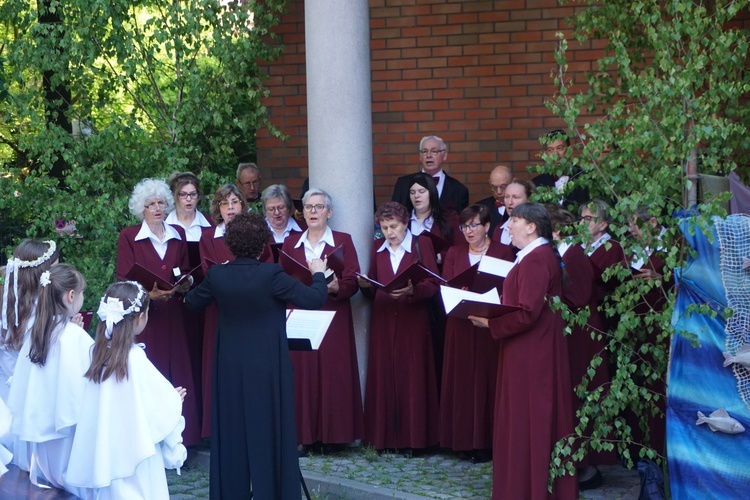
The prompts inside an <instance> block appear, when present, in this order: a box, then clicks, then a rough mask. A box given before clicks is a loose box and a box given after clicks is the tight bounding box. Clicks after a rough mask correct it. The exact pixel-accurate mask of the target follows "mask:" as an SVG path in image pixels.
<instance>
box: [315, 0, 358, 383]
mask: <svg viewBox="0 0 750 500" xmlns="http://www.w3.org/2000/svg"><path fill="white" fill-rule="evenodd" d="M369 9H370V8H369V3H368V0H305V52H306V65H307V129H308V133H307V136H308V159H309V172H310V187H317V188H319V189H323V190H325V191H327V192H328V193H329V194H330V195H331V196H332V197H333V205H334V209H333V210H334V213H333V217H332V218H331V220H330V221H329V224H330V226H331V228H332V229H335V230H338V231H343V232H346V233H349V234H351V235H352V239H353V240H354V245H355V246H356V248H357V254H358V255H359V263H360V266H361V268H362V272H363V273H365V272H367V270H368V268H369V265H370V250H371V248H372V240H373V188H372V107H371V93H370V23H369V16H370V10H369ZM352 308H353V313H354V329H355V335H356V341H357V355H358V358H359V369H360V379H361V381H362V383H363V387H364V380H365V374H366V369H367V350H368V341H369V326H370V305H369V303H368V301H366V300H365V299H364V298H363V297H362V294H361V293H358V294H357V295H355V296H354V297H353V298H352ZM363 395H364V390H363Z"/></svg>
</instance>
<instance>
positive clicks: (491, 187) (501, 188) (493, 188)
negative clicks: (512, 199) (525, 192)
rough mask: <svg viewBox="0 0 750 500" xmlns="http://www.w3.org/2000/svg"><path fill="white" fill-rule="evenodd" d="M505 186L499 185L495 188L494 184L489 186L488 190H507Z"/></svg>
mask: <svg viewBox="0 0 750 500" xmlns="http://www.w3.org/2000/svg"><path fill="white" fill-rule="evenodd" d="M507 187H508V185H507V184H500V185H499V186H495V185H494V184H490V189H492V190H493V191H505V188H507Z"/></svg>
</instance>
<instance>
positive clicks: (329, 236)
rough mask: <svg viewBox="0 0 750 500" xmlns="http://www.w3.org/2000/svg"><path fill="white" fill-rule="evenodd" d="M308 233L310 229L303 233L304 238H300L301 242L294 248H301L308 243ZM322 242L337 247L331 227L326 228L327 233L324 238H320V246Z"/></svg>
mask: <svg viewBox="0 0 750 500" xmlns="http://www.w3.org/2000/svg"><path fill="white" fill-rule="evenodd" d="M290 218H291V217H290ZM308 231H309V229H305V232H304V233H302V236H300V238H299V241H298V242H297V244H296V245H294V248H299V247H301V246H302V245H303V244H304V243H305V242H306V241H307V232H308ZM321 242H323V243H327V244H329V245H330V246H334V245H335V244H334V241H333V231H331V227H330V226H326V231H325V233H323V237H322V238H320V241H318V244H320V243H321Z"/></svg>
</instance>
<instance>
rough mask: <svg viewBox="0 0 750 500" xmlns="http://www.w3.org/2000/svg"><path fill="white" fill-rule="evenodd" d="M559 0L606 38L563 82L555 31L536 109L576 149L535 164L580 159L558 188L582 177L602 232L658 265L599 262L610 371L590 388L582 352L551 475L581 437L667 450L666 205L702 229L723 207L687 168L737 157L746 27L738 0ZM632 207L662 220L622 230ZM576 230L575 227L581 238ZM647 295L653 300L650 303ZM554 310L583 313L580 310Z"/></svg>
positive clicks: (650, 451) (677, 254)
mask: <svg viewBox="0 0 750 500" xmlns="http://www.w3.org/2000/svg"><path fill="white" fill-rule="evenodd" d="M563 3H573V4H576V6H577V9H578V10H577V11H576V15H575V17H574V18H573V19H572V20H571V23H572V25H573V26H574V32H573V34H574V37H575V38H577V40H578V41H579V42H581V43H583V44H587V43H592V41H594V42H600V41H601V43H602V44H605V50H604V57H602V58H601V59H599V60H598V64H597V67H596V69H595V70H594V71H592V72H590V73H589V74H588V75H587V76H586V81H585V83H583V81H577V82H574V81H573V79H572V78H571V77H570V76H569V75H568V73H567V70H568V51H567V48H568V40H567V39H566V38H565V37H564V36H563V35H559V46H558V51H557V52H556V58H557V63H558V67H559V71H558V72H557V73H555V74H553V75H552V76H553V78H554V80H555V84H556V85H557V87H558V92H557V94H556V95H555V96H554V98H553V99H551V100H550V101H549V102H548V107H549V109H550V110H552V111H553V112H554V113H555V114H557V115H559V116H560V117H562V118H564V119H565V122H566V124H567V127H568V129H569V130H570V131H571V132H572V137H573V142H574V143H575V146H576V147H575V148H571V149H569V151H568V157H567V158H566V159H564V161H563V162H561V163H559V162H557V163H556V162H554V161H553V159H552V158H548V157H546V156H547V155H544V156H545V160H546V161H545V164H544V165H543V166H542V167H540V171H544V172H549V173H552V174H556V175H560V174H563V173H570V172H572V171H576V169H580V171H581V174H580V175H579V176H577V177H575V178H574V180H573V181H571V182H570V183H568V185H567V186H566V190H569V189H573V188H574V187H576V186H580V187H583V188H585V189H586V190H587V191H588V192H589V193H590V195H591V197H592V198H600V199H603V200H605V201H607V202H609V203H610V204H611V205H612V207H613V210H612V215H613V218H614V221H613V223H612V224H611V225H610V229H611V233H612V234H613V237H614V238H615V239H616V240H618V241H620V242H621V243H622V245H623V247H624V250H625V255H626V256H627V257H638V256H640V257H645V256H647V253H646V251H645V250H646V247H649V246H650V248H652V249H653V248H657V251H658V252H660V253H661V254H662V256H663V257H664V259H665V261H666V268H665V272H664V274H663V276H659V277H656V279H651V280H644V279H633V277H632V274H631V271H630V270H628V269H625V268H621V269H617V270H612V271H611V272H610V273H608V274H609V279H612V280H617V282H618V283H620V284H619V286H618V288H617V290H616V291H615V292H614V294H613V295H612V296H611V297H610V300H608V301H607V302H606V304H605V306H604V309H605V312H606V315H607V316H608V317H609V318H611V319H612V320H613V321H614V323H615V324H616V325H617V326H616V328H614V329H613V330H611V331H608V332H597V333H596V335H598V336H601V337H602V338H604V339H605V341H606V342H607V343H608V347H607V349H606V352H604V353H602V355H606V356H608V357H609V360H610V364H611V365H612V366H611V373H612V374H613V376H612V381H611V384H609V385H607V386H604V387H598V388H593V387H589V386H588V382H589V380H590V376H591V375H593V373H594V370H595V369H596V367H597V366H599V364H600V363H601V359H602V358H601V356H597V357H595V359H593V360H592V361H591V369H590V370H589V375H590V376H589V377H587V378H585V379H584V380H582V381H581V380H577V381H573V383H574V384H575V383H579V384H580V385H579V386H578V387H577V393H578V395H579V396H580V397H581V398H582V406H581V407H580V409H579V410H578V414H577V416H578V427H577V429H576V435H575V436H572V437H570V438H568V439H565V440H562V441H561V442H560V443H558V447H557V449H556V450H555V453H554V454H553V462H552V474H553V475H554V474H563V473H564V472H565V470H566V469H567V470H568V471H572V470H573V467H574V463H571V460H570V457H571V456H572V457H573V458H574V459H578V458H581V457H582V456H583V455H584V454H586V453H588V452H589V450H592V449H593V450H613V449H616V450H617V451H618V452H619V454H620V456H621V457H622V458H623V459H624V460H625V461H626V463H628V464H631V465H632V461H633V460H637V459H638V457H639V456H640V457H644V456H646V457H650V458H656V459H658V460H664V459H665V458H666V456H665V450H662V449H654V448H652V447H651V442H650V434H649V426H648V421H647V419H648V417H649V415H659V414H660V413H661V412H662V411H663V408H664V400H665V397H666V394H665V392H664V387H665V385H664V384H665V382H666V380H665V378H666V377H665V375H666V368H667V361H668V353H669V339H670V336H671V335H673V334H680V333H681V334H688V332H674V329H673V327H672V324H671V316H672V313H673V303H674V301H673V298H674V293H675V290H674V287H673V286H672V282H673V276H672V271H673V270H674V269H675V268H676V267H679V266H680V265H681V264H682V263H684V262H685V259H686V258H687V257H688V250H687V249H686V248H684V246H683V243H682V241H681V238H680V232H679V230H678V227H677V226H678V223H679V221H678V219H676V218H673V216H674V215H675V214H677V213H679V212H680V211H684V210H686V209H694V211H693V212H692V215H691V221H692V222H693V226H692V227H693V230H700V229H699V228H707V227H708V226H709V224H710V217H711V216H712V215H722V214H724V213H725V212H724V204H723V203H722V202H726V200H727V199H728V195H723V196H719V197H714V198H711V197H710V196H707V197H699V196H698V191H697V189H696V187H697V181H698V179H699V177H698V174H700V175H705V174H714V175H724V174H727V173H729V172H731V171H733V170H735V169H737V168H738V167H741V166H743V165H746V164H747V160H748V156H747V155H748V152H749V151H750V134H749V133H748V132H749V131H748V127H749V126H750V104H749V100H748V97H749V96H750V72H749V71H748V66H747V61H748V44H749V43H750V33H748V31H747V30H745V29H741V28H740V23H738V21H737V19H738V16H744V19H747V18H748V17H750V16H749V15H748V3H749V2H748V1H727V0H717V1H715V2H699V1H695V2H692V1H688V2H686V1H682V0H671V1H666V2H664V1H660V2H657V1H655V0H608V1H606V2H594V1H585V0H581V1H578V2H575V1H567V0H564V1H563ZM573 149H575V151H573ZM557 197H559V195H557V194H555V193H550V192H548V193H546V195H543V196H542V198H543V199H544V198H546V199H547V200H548V201H552V200H555V199H556V198H557ZM643 208H647V209H649V211H650V212H651V214H653V215H655V216H656V217H657V218H658V221H659V223H660V224H661V225H663V226H664V227H665V228H666V232H665V233H664V234H663V236H662V237H661V239H660V240H659V241H654V240H651V241H650V242H648V241H643V240H640V241H639V240H636V239H634V238H632V237H630V236H629V234H628V225H629V224H632V223H633V222H634V218H633V216H634V214H635V213H636V212H638V210H640V209H643ZM580 229H581V228H578V229H577V230H576V231H577V232H578V233H579V234H578V237H579V238H580V239H581V240H585V235H582V234H580V233H581V231H580ZM654 297H660V299H661V300H662V301H663V302H664V304H665V305H664V307H663V308H660V307H656V308H654V307H653V299H654ZM562 308H563V309H565V308H564V307H562ZM564 314H565V315H566V316H567V318H568V320H569V321H570V322H573V321H578V322H579V323H581V324H582V323H585V317H586V316H587V313H586V312H583V313H581V314H578V315H574V314H572V313H571V312H570V311H565V313H564ZM636 422H638V423H636Z"/></svg>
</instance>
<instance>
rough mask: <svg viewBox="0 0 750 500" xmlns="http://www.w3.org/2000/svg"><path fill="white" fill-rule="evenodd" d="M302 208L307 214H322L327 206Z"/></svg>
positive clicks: (306, 206)
mask: <svg viewBox="0 0 750 500" xmlns="http://www.w3.org/2000/svg"><path fill="white" fill-rule="evenodd" d="M302 208H304V209H305V212H322V211H323V210H325V209H326V206H325V205H323V204H322V203H319V204H318V205H305V206H304V207H302Z"/></svg>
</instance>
